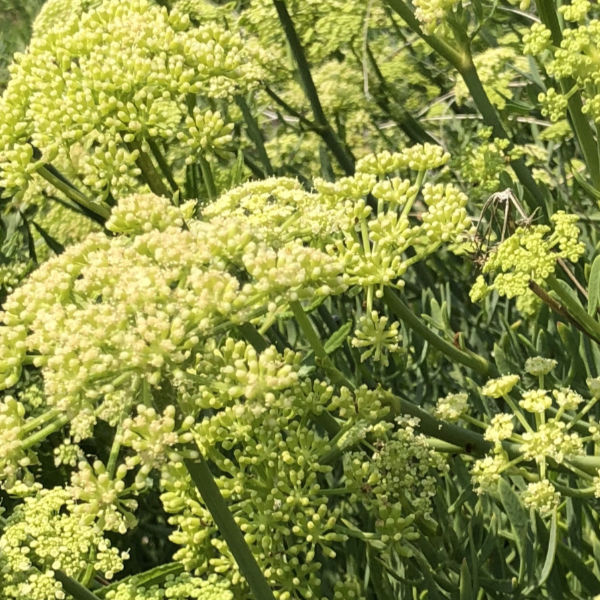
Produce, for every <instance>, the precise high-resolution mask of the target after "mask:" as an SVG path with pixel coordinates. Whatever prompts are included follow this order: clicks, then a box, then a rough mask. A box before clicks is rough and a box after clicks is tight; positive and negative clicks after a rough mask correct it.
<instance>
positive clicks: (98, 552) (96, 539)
mask: <svg viewBox="0 0 600 600" xmlns="http://www.w3.org/2000/svg"><path fill="white" fill-rule="evenodd" d="M72 496H73V494H72V492H71V490H70V489H69V488H52V489H41V490H40V491H39V492H38V493H37V495H36V496H31V497H28V498H25V500H24V501H23V503H22V504H19V505H18V506H17V507H16V508H15V509H14V510H13V511H12V513H11V515H10V516H9V517H8V518H7V520H6V524H5V527H4V528H3V531H2V535H1V536H0V589H1V590H2V597H3V598H7V600H8V599H13V600H22V599H23V598H34V599H35V600H38V599H39V600H50V599H52V598H59V599H60V598H66V594H65V591H64V590H63V588H62V585H61V584H60V583H59V582H58V581H57V580H56V579H55V578H54V576H53V575H54V571H55V570H57V569H60V570H61V571H63V572H64V573H66V574H67V575H69V576H70V577H74V578H77V577H78V576H80V574H81V573H83V572H85V570H86V568H87V566H88V562H90V563H91V565H92V567H93V569H94V571H95V572H97V573H99V574H102V576H103V577H105V578H106V579H112V578H113V576H114V574H115V573H118V572H119V571H121V570H122V569H123V561H124V560H125V559H126V558H128V555H127V553H125V552H119V551H118V550H117V549H116V548H114V547H113V546H112V545H111V543H110V542H109V540H108V539H106V538H105V537H104V536H103V535H102V529H101V528H100V527H98V525H97V524H96V523H95V521H94V518H93V517H92V518H91V520H85V519H83V518H82V517H81V515H80V514H79V513H78V512H77V510H76V503H75V502H74V501H73V500H72Z"/></svg>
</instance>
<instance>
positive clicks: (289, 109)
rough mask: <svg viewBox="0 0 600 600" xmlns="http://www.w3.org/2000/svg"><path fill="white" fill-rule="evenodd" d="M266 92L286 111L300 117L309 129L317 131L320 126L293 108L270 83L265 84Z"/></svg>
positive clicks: (301, 121) (297, 117)
mask: <svg viewBox="0 0 600 600" xmlns="http://www.w3.org/2000/svg"><path fill="white" fill-rule="evenodd" d="M265 92H267V94H268V95H269V96H270V97H271V98H272V99H273V100H275V102H277V104H279V106H281V108H283V110H285V112H287V113H289V114H290V115H292V116H293V117H295V118H296V119H298V121H299V122H300V123H302V125H304V126H305V127H306V128H307V129H310V130H311V131H315V132H316V131H317V129H318V127H317V125H316V124H315V123H313V122H312V121H309V120H308V119H307V118H306V117H305V116H304V115H303V114H302V113H299V112H298V111H297V110H296V109H295V108H292V106H290V105H289V104H288V103H287V102H286V101H285V100H284V99H283V98H281V97H280V96H279V95H278V94H277V93H275V92H274V91H273V90H272V89H271V88H270V87H269V86H268V85H265Z"/></svg>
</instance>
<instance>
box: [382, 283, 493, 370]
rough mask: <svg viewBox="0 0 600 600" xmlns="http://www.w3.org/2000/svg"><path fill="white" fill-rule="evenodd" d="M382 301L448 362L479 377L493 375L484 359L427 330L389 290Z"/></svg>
mask: <svg viewBox="0 0 600 600" xmlns="http://www.w3.org/2000/svg"><path fill="white" fill-rule="evenodd" d="M383 300H384V302H385V303H386V304H387V306H388V307H389V309H390V310H391V311H392V312H393V313H394V314H395V315H396V316H397V317H398V318H399V319H400V320H401V321H403V322H404V323H405V325H406V326H407V327H410V328H411V329H412V330H413V331H414V332H415V333H416V334H418V335H420V336H421V337H423V338H424V339H425V340H427V341H428V342H429V343H430V344H431V345H432V346H433V347H434V348H436V349H437V350H439V351H440V352H442V353H443V354H445V355H446V356H447V357H448V358H449V359H450V360H452V361H455V362H458V363H460V364H461V365H464V366H465V367H469V368H470V369H473V370H474V371H476V372H477V373H480V374H481V375H486V376H490V375H493V374H494V372H495V370H494V367H493V366H492V365H491V364H490V363H489V362H488V361H487V360H486V359H485V358H483V357H482V356H478V355H477V354H475V353H473V352H470V351H468V350H461V349H460V348H457V347H456V346H454V345H453V344H452V343H451V342H448V341H447V340H445V339H443V338H442V337H440V336H439V335H438V334H437V333H435V332H434V331H432V330H431V329H429V327H427V326H426V325H425V323H423V321H421V319H419V317H417V315H415V313H414V312H412V310H410V308H409V307H408V305H406V304H405V303H404V302H403V301H402V300H401V298H400V297H399V296H398V294H396V292H394V291H393V290H392V289H391V288H389V287H386V288H385V290H384V292H383Z"/></svg>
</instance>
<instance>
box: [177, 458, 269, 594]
mask: <svg viewBox="0 0 600 600" xmlns="http://www.w3.org/2000/svg"><path fill="white" fill-rule="evenodd" d="M184 463H185V466H186V468H187V470H188V473H189V474H190V477H191V478H192V481H193V482H194V485H195V486H196V489H197V490H198V493H199V494H200V496H201V497H202V500H203V501H204V503H205V504H206V507H207V508H208V510H209V511H210V514H211V515H212V518H213V519H214V521H215V523H216V525H217V527H218V528H219V531H220V532H221V535H222V536H223V537H224V538H225V541H226V542H227V545H228V546H229V549H230V550H231V553H232V554H233V557H234V558H235V561H236V562H237V564H238V566H239V568H240V571H241V573H242V575H243V576H244V577H245V578H246V581H247V582H248V586H249V587H250V590H251V591H252V594H253V595H254V597H255V598H256V600H275V596H274V595H273V592H272V591H271V588H270V587H269V584H268V582H267V580H266V579H265V576H264V575H263V573H262V571H261V570H260V567H259V566H258V563H257V562H256V559H255V558H254V556H253V555H252V552H251V551H250V548H249V547H248V544H246V540H245V539H244V535H243V533H242V532H241V530H240V528H239V527H238V525H237V523H236V522H235V520H234V518H233V516H232V514H231V512H230V511H229V508H227V503H226V502H225V499H224V498H223V496H222V495H221V492H220V490H219V488H218V486H217V484H216V482H215V480H214V477H213V475H212V473H211V471H210V468H209V466H208V463H207V462H206V461H205V460H204V458H203V457H202V455H200V456H199V458H197V459H196V460H191V459H184Z"/></svg>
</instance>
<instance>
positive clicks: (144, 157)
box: [127, 140, 171, 198]
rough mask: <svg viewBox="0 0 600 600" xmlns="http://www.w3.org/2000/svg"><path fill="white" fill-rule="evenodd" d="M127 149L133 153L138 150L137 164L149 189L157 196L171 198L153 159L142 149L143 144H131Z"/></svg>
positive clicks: (136, 141) (138, 142)
mask: <svg viewBox="0 0 600 600" xmlns="http://www.w3.org/2000/svg"><path fill="white" fill-rule="evenodd" d="M127 147H128V148H129V150H130V151H131V152H133V151H134V150H137V152H138V157H137V158H136V160H135V164H136V165H137V166H138V168H139V169H140V171H141V172H142V176H143V178H144V181H145V182H146V183H147V184H148V187H149V188H150V189H151V190H152V192H153V193H154V194H156V195H157V196H164V197H165V198H170V197H171V192H170V191H169V189H168V188H167V186H166V185H165V184H164V183H163V180H162V179H161V177H160V175H159V174H158V173H157V172H156V169H155V168H154V164H153V163H152V159H151V158H150V157H149V156H148V154H147V153H146V152H144V150H143V149H142V144H141V142H140V141H139V140H135V141H133V142H129V143H128V144H127Z"/></svg>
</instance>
